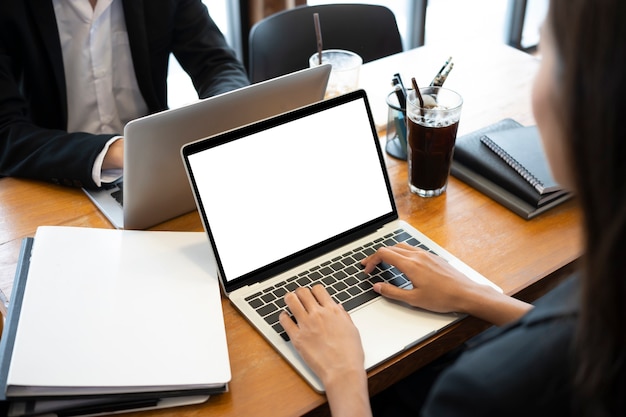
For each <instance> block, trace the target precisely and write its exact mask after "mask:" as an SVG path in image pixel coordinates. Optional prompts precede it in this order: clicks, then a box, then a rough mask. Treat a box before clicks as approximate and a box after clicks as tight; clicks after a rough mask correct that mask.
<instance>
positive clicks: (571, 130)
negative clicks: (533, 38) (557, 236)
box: [547, 0, 626, 416]
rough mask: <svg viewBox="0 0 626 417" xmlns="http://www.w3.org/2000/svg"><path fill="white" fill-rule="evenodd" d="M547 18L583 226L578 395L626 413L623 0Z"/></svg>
mask: <svg viewBox="0 0 626 417" xmlns="http://www.w3.org/2000/svg"><path fill="white" fill-rule="evenodd" d="M547 23H548V29H549V30H551V33H552V35H553V39H554V45H555V50H556V51H555V52H556V54H557V57H558V62H559V64H558V70H557V71H558V73H557V74H555V82H556V83H558V85H559V88H558V91H560V96H559V97H558V98H557V101H558V106H559V109H560V118H561V120H560V122H561V123H562V125H563V126H564V128H565V135H566V136H565V138H566V140H567V141H569V146H568V148H569V151H570V155H569V157H570V158H571V161H572V163H571V168H572V174H573V176H574V181H575V186H576V191H577V194H578V199H579V201H580V204H581V207H582V211H583V221H584V230H585V251H586V253H585V255H584V258H583V276H584V279H583V284H582V299H581V315H580V321H579V326H578V332H577V335H576V353H577V361H576V371H575V373H576V380H575V384H576V385H575V386H576V395H577V404H578V405H579V406H580V407H581V411H582V413H583V414H585V415H594V416H595V415H613V416H626V1H624V0H551V2H550V10H549V13H548V21H547Z"/></svg>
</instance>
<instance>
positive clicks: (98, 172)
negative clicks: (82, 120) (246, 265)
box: [91, 136, 124, 187]
mask: <svg viewBox="0 0 626 417" xmlns="http://www.w3.org/2000/svg"><path fill="white" fill-rule="evenodd" d="M118 139H122V136H114V137H112V138H111V139H109V141H108V142H107V143H105V144H104V148H103V149H102V151H101V152H100V154H99V155H98V157H97V158H96V160H95V162H94V164H93V169H92V171H91V176H92V178H93V181H94V182H95V183H96V185H97V186H98V187H100V186H102V184H103V183H105V184H106V183H110V182H113V181H116V180H117V179H119V178H120V177H121V176H122V174H123V173H124V170H123V169H106V170H104V171H103V170H102V163H103V162H104V156H105V155H106V153H107V151H108V150H109V146H111V144H112V143H113V142H115V141H116V140H118Z"/></svg>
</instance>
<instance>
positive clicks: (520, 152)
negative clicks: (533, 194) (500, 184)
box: [480, 126, 562, 194]
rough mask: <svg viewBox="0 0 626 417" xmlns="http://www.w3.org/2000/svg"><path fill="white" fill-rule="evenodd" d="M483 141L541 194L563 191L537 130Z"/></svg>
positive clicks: (504, 133) (499, 133)
mask: <svg viewBox="0 0 626 417" xmlns="http://www.w3.org/2000/svg"><path fill="white" fill-rule="evenodd" d="M480 141H481V142H482V143H484V144H485V145H487V147H488V148H489V149H491V150H492V151H493V152H495V154H496V155H498V156H499V157H500V158H502V160H503V161H504V162H506V163H507V164H509V165H510V166H511V168H513V169H514V170H515V171H516V172H517V173H518V174H519V175H521V176H522V178H524V179H525V180H526V181H528V183H529V184H530V185H532V186H533V187H534V188H535V189H536V190H537V192H538V193H539V194H546V193H550V192H553V191H558V190H561V189H562V187H561V186H560V185H559V184H558V183H557V182H556V181H555V180H554V178H553V177H552V173H551V172H550V166H549V165H548V161H547V159H546V157H545V154H544V152H543V145H542V144H541V138H540V137H539V132H538V130H537V127H536V126H525V127H520V128H514V129H507V130H500V131H496V132H489V133H487V134H485V135H483V136H481V137H480Z"/></svg>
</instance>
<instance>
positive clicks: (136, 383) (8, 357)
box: [0, 227, 231, 416]
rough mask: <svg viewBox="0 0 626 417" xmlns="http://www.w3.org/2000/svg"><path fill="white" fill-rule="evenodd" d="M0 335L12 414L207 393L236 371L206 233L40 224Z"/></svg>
mask: <svg viewBox="0 0 626 417" xmlns="http://www.w3.org/2000/svg"><path fill="white" fill-rule="evenodd" d="M22 249H23V250H22V254H21V257H20V260H19V265H18V271H17V273H16V278H15V282H14V286H13V295H12V297H11V304H10V309H9V315H8V317H7V324H6V326H5V329H4V333H3V336H2V340H1V341H0V391H1V392H0V400H3V405H4V407H5V408H8V410H5V411H6V413H7V415H8V416H36V415H44V414H51V415H59V416H61V415H67V416H69V415H71V416H76V415H92V414H100V413H112V412H116V411H122V410H126V411H128V410H139V409H150V408H162V407H171V406H176V405H183V404H190V403H198V402H203V401H206V400H207V399H208V397H209V396H210V395H213V394H217V393H222V392H224V391H226V390H227V387H228V382H229V381H230V378H231V373H230V364H229V357H228V349H227V344H226V334H225V328H224V319H223V314H222V304H221V298H220V289H219V283H218V280H217V278H216V276H215V264H214V262H213V260H212V259H210V257H209V256H207V254H209V253H210V247H209V243H208V242H207V240H206V236H205V235H204V233H191V232H148V231H121V230H105V229H91V228H76V227H40V228H39V229H38V230H37V233H36V235H35V238H34V239H32V238H28V239H26V240H25V241H24V243H23V247H22Z"/></svg>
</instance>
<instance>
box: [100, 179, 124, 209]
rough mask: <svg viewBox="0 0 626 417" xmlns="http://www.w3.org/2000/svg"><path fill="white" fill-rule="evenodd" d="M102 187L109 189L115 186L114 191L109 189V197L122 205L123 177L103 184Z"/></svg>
mask: <svg viewBox="0 0 626 417" xmlns="http://www.w3.org/2000/svg"><path fill="white" fill-rule="evenodd" d="M103 188H104V189H106V190H110V189H113V188H115V191H111V197H113V198H114V199H115V201H117V202H118V203H119V205H120V206H122V207H124V181H123V178H120V179H118V180H116V181H113V182H112V183H109V184H106V185H103Z"/></svg>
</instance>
